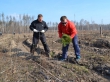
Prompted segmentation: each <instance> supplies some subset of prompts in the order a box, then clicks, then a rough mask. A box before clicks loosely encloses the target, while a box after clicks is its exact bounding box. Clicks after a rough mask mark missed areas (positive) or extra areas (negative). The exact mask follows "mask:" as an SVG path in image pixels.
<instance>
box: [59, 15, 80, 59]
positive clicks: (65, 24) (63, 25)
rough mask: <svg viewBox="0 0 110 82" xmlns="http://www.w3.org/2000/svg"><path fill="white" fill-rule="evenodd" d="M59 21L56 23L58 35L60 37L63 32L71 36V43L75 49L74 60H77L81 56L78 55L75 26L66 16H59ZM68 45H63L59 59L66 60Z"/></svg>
mask: <svg viewBox="0 0 110 82" xmlns="http://www.w3.org/2000/svg"><path fill="white" fill-rule="evenodd" d="M60 21H61V22H60V23H59V25H58V33H59V37H60V38H62V36H63V34H67V35H69V36H70V37H71V39H72V43H73V48H74V51H75V55H76V58H75V60H76V61H79V60H80V58H81V56H80V48H79V45H78V36H77V30H76V27H75V24H74V23H73V22H71V21H69V20H68V19H67V17H66V16H62V17H61V18H60ZM68 47H69V45H66V46H63V47H62V58H61V59H60V60H66V59H67V51H68Z"/></svg>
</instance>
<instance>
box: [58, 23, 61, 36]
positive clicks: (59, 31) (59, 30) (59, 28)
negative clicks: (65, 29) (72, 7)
mask: <svg viewBox="0 0 110 82" xmlns="http://www.w3.org/2000/svg"><path fill="white" fill-rule="evenodd" d="M58 34H59V37H60V38H61V37H62V30H61V26H60V24H59V25H58Z"/></svg>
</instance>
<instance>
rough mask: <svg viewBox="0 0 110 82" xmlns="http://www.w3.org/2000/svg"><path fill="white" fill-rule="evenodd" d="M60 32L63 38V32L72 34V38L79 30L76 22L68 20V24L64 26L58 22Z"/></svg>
mask: <svg viewBox="0 0 110 82" xmlns="http://www.w3.org/2000/svg"><path fill="white" fill-rule="evenodd" d="M58 33H59V37H60V38H61V37H62V35H63V34H67V35H70V37H71V38H74V36H75V35H76V34H77V30H76V27H75V24H74V23H73V22H71V21H69V20H67V24H66V26H64V25H63V24H62V23H61V22H60V23H59V24H58Z"/></svg>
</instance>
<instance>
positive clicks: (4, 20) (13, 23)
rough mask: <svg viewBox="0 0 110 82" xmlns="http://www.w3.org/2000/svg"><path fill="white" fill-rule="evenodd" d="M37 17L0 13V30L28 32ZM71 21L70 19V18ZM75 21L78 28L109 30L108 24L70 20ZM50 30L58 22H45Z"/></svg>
mask: <svg viewBox="0 0 110 82" xmlns="http://www.w3.org/2000/svg"><path fill="white" fill-rule="evenodd" d="M36 18H37V17H34V16H29V15H28V14H23V15H21V14H19V15H18V16H16V17H15V16H11V15H10V16H6V15H5V14H4V13H0V32H2V33H29V32H31V31H30V29H29V25H30V24H31V22H32V21H33V20H34V19H36ZM71 21H72V20H71ZM72 22H74V23H75V25H76V28H77V29H78V30H100V27H102V29H103V30H110V24H96V23H95V22H94V21H91V23H90V22H89V21H87V20H84V19H81V20H80V22H77V21H72ZM47 25H48V26H49V29H50V30H57V26H58V22H47Z"/></svg>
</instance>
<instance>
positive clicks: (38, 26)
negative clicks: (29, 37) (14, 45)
mask: <svg viewBox="0 0 110 82" xmlns="http://www.w3.org/2000/svg"><path fill="white" fill-rule="evenodd" d="M30 30H32V31H33V42H32V45H31V48H30V52H31V53H32V54H34V51H35V48H36V46H37V44H38V42H39V39H40V40H41V42H42V44H43V46H44V50H45V52H46V55H47V56H49V53H50V49H49V47H48V45H47V43H46V37H45V34H44V33H45V32H46V31H47V30H48V26H47V24H46V22H45V21H43V15H42V14H39V15H38V18H37V20H34V21H33V22H32V23H31V25H30Z"/></svg>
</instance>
